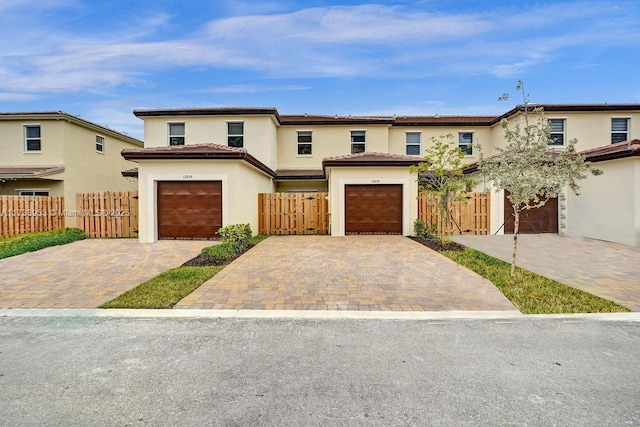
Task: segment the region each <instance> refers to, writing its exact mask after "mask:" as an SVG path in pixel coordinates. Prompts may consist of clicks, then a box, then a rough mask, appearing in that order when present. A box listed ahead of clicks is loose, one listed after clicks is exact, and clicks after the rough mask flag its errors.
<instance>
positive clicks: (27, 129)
mask: <svg viewBox="0 0 640 427" xmlns="http://www.w3.org/2000/svg"><path fill="white" fill-rule="evenodd" d="M41 148H42V139H41V137H40V125H24V149H25V151H40V150H41Z"/></svg>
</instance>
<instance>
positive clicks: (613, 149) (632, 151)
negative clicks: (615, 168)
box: [579, 139, 640, 162]
mask: <svg viewBox="0 0 640 427" xmlns="http://www.w3.org/2000/svg"><path fill="white" fill-rule="evenodd" d="M579 154H582V155H583V156H585V158H586V160H588V161H590V162H602V161H605V160H613V159H623V158H625V157H632V156H640V139H632V140H631V141H623V142H617V143H615V144H608V145H604V146H602V147H596V148H591V149H589V150H584V151H581V152H580V153H579Z"/></svg>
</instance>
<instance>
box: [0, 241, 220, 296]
mask: <svg viewBox="0 0 640 427" xmlns="http://www.w3.org/2000/svg"><path fill="white" fill-rule="evenodd" d="M208 245H211V242H206V241H161V242H157V243H151V244H145V243H139V242H138V241H137V240H134V239H110V240H106V239H105V240H95V239H92V240H81V241H79V242H74V243H69V244H67V245H63V246H54V247H51V248H46V249H42V250H40V251H37V252H31V253H27V254H23V255H18V256H15V257H11V258H5V259H0V308H92V307H97V306H98V305H100V304H102V303H104V302H106V301H109V300H111V299H113V298H114V297H116V296H118V295H120V294H121V293H123V292H125V291H127V290H129V289H131V288H133V287H135V286H137V285H139V284H140V283H142V282H144V281H145V280H148V279H150V278H152V277H154V276H156V275H157V274H159V273H161V272H163V271H165V270H168V269H170V268H172V267H176V266H178V265H180V264H182V263H183V262H185V261H187V260H188V259H190V258H193V257H194V256H195V255H197V254H198V252H199V251H200V249H202V248H203V247H205V246H208Z"/></svg>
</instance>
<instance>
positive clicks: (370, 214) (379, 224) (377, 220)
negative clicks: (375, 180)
mask: <svg viewBox="0 0 640 427" xmlns="http://www.w3.org/2000/svg"><path fill="white" fill-rule="evenodd" d="M345 205H346V206H345V210H346V212H345V233H346V234H402V185H396V184H392V185H391V184H380V185H347V186H346V187H345Z"/></svg>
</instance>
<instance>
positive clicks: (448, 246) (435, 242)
mask: <svg viewBox="0 0 640 427" xmlns="http://www.w3.org/2000/svg"><path fill="white" fill-rule="evenodd" d="M409 238H410V239H411V240H414V241H416V242H418V243H420V244H421V245H425V246H426V247H428V248H429V249H433V250H434V251H436V252H442V251H455V252H462V251H464V250H465V249H467V248H466V246H463V245H461V244H459V243H456V242H452V241H448V242H445V243H444V244H442V242H441V241H440V239H431V238H428V237H414V236H410V237H409Z"/></svg>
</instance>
